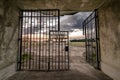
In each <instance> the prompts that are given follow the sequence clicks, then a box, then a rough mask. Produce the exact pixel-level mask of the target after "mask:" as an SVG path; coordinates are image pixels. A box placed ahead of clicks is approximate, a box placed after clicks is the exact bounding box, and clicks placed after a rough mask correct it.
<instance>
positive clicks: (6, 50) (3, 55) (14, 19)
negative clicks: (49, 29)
mask: <svg viewBox="0 0 120 80" xmlns="http://www.w3.org/2000/svg"><path fill="white" fill-rule="evenodd" d="M12 1H14V0H12ZM12 1H11V0H7V1H5V0H0V80H4V79H5V77H7V74H8V73H10V74H9V76H10V75H12V74H13V73H14V72H15V69H16V68H15V66H14V67H10V68H8V66H10V65H12V64H13V63H15V62H16V55H17V49H18V46H17V39H18V38H17V37H18V33H17V32H18V30H17V29H18V20H19V19H18V13H19V10H18V8H17V6H16V5H15V4H13V3H12ZM5 69H6V71H3V70H5ZM13 69H14V71H13V72H11V71H12V70H13ZM3 74H4V75H3ZM5 75H6V76H5Z"/></svg>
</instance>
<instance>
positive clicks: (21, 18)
mask: <svg viewBox="0 0 120 80" xmlns="http://www.w3.org/2000/svg"><path fill="white" fill-rule="evenodd" d="M19 15H20V18H19V19H20V28H19V32H20V33H19V35H20V39H19V41H20V43H19V44H20V49H19V61H18V62H19V67H18V70H21V54H22V25H23V12H22V11H20V14H19Z"/></svg>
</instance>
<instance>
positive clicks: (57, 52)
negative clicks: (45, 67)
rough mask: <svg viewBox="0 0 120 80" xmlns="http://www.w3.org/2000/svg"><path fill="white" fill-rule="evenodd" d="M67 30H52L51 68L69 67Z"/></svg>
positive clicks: (62, 68)
mask: <svg viewBox="0 0 120 80" xmlns="http://www.w3.org/2000/svg"><path fill="white" fill-rule="evenodd" d="M68 37H69V36H68V32H67V31H59V32H58V31H50V45H49V46H50V57H49V59H50V60H49V61H50V66H51V67H50V70H56V69H57V70H68V69H69V38H68Z"/></svg>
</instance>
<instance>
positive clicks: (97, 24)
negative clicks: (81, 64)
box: [82, 9, 101, 70]
mask: <svg viewBox="0 0 120 80" xmlns="http://www.w3.org/2000/svg"><path fill="white" fill-rule="evenodd" d="M93 14H94V17H91V16H92V15H93ZM93 19H94V20H95V23H94V25H95V32H96V34H95V35H96V38H95V43H96V66H93V65H92V64H91V63H90V60H88V58H89V56H88V54H90V52H89V53H88V51H87V48H88V47H87V44H88V43H87V42H90V41H88V40H87V36H86V35H87V34H86V33H87V30H86V29H87V28H86V27H87V26H86V25H87V24H88V23H89V22H92V20H93ZM82 26H83V35H85V40H86V41H85V47H86V61H87V62H88V63H90V64H91V65H92V66H93V67H94V68H96V69H99V70H100V69H101V68H100V67H101V66H100V61H101V54H100V36H99V16H98V9H95V10H94V11H93V12H92V13H91V14H90V15H89V16H88V17H87V18H86V19H85V20H84V21H83V23H82ZM91 36H92V35H91Z"/></svg>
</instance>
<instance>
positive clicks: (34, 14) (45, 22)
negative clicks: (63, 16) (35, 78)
mask: <svg viewBox="0 0 120 80" xmlns="http://www.w3.org/2000/svg"><path fill="white" fill-rule="evenodd" d="M51 31H52V32H51ZM54 31H55V33H54ZM53 34H58V35H57V36H56V39H55V38H52V37H53ZM60 34H64V36H65V38H62V39H63V40H65V41H66V42H64V41H63V42H61V41H60V40H61V35H60ZM54 36H55V35H54ZM66 36H67V37H66ZM57 37H58V38H57ZM67 42H68V32H61V31H60V11H59V10H57V9H53V10H51V9H50V10H49V9H48V10H22V11H20V27H19V43H18V44H19V51H18V58H17V59H18V60H17V61H18V62H17V69H18V70H45V71H48V70H67V69H69V64H66V63H67V62H68V61H69V60H68V59H69V54H68V52H69V51H65V50H63V49H61V47H65V46H68V44H67ZM61 44H62V45H64V46H61ZM64 55H65V57H64ZM61 56H63V57H61ZM66 66H68V67H66Z"/></svg>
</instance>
